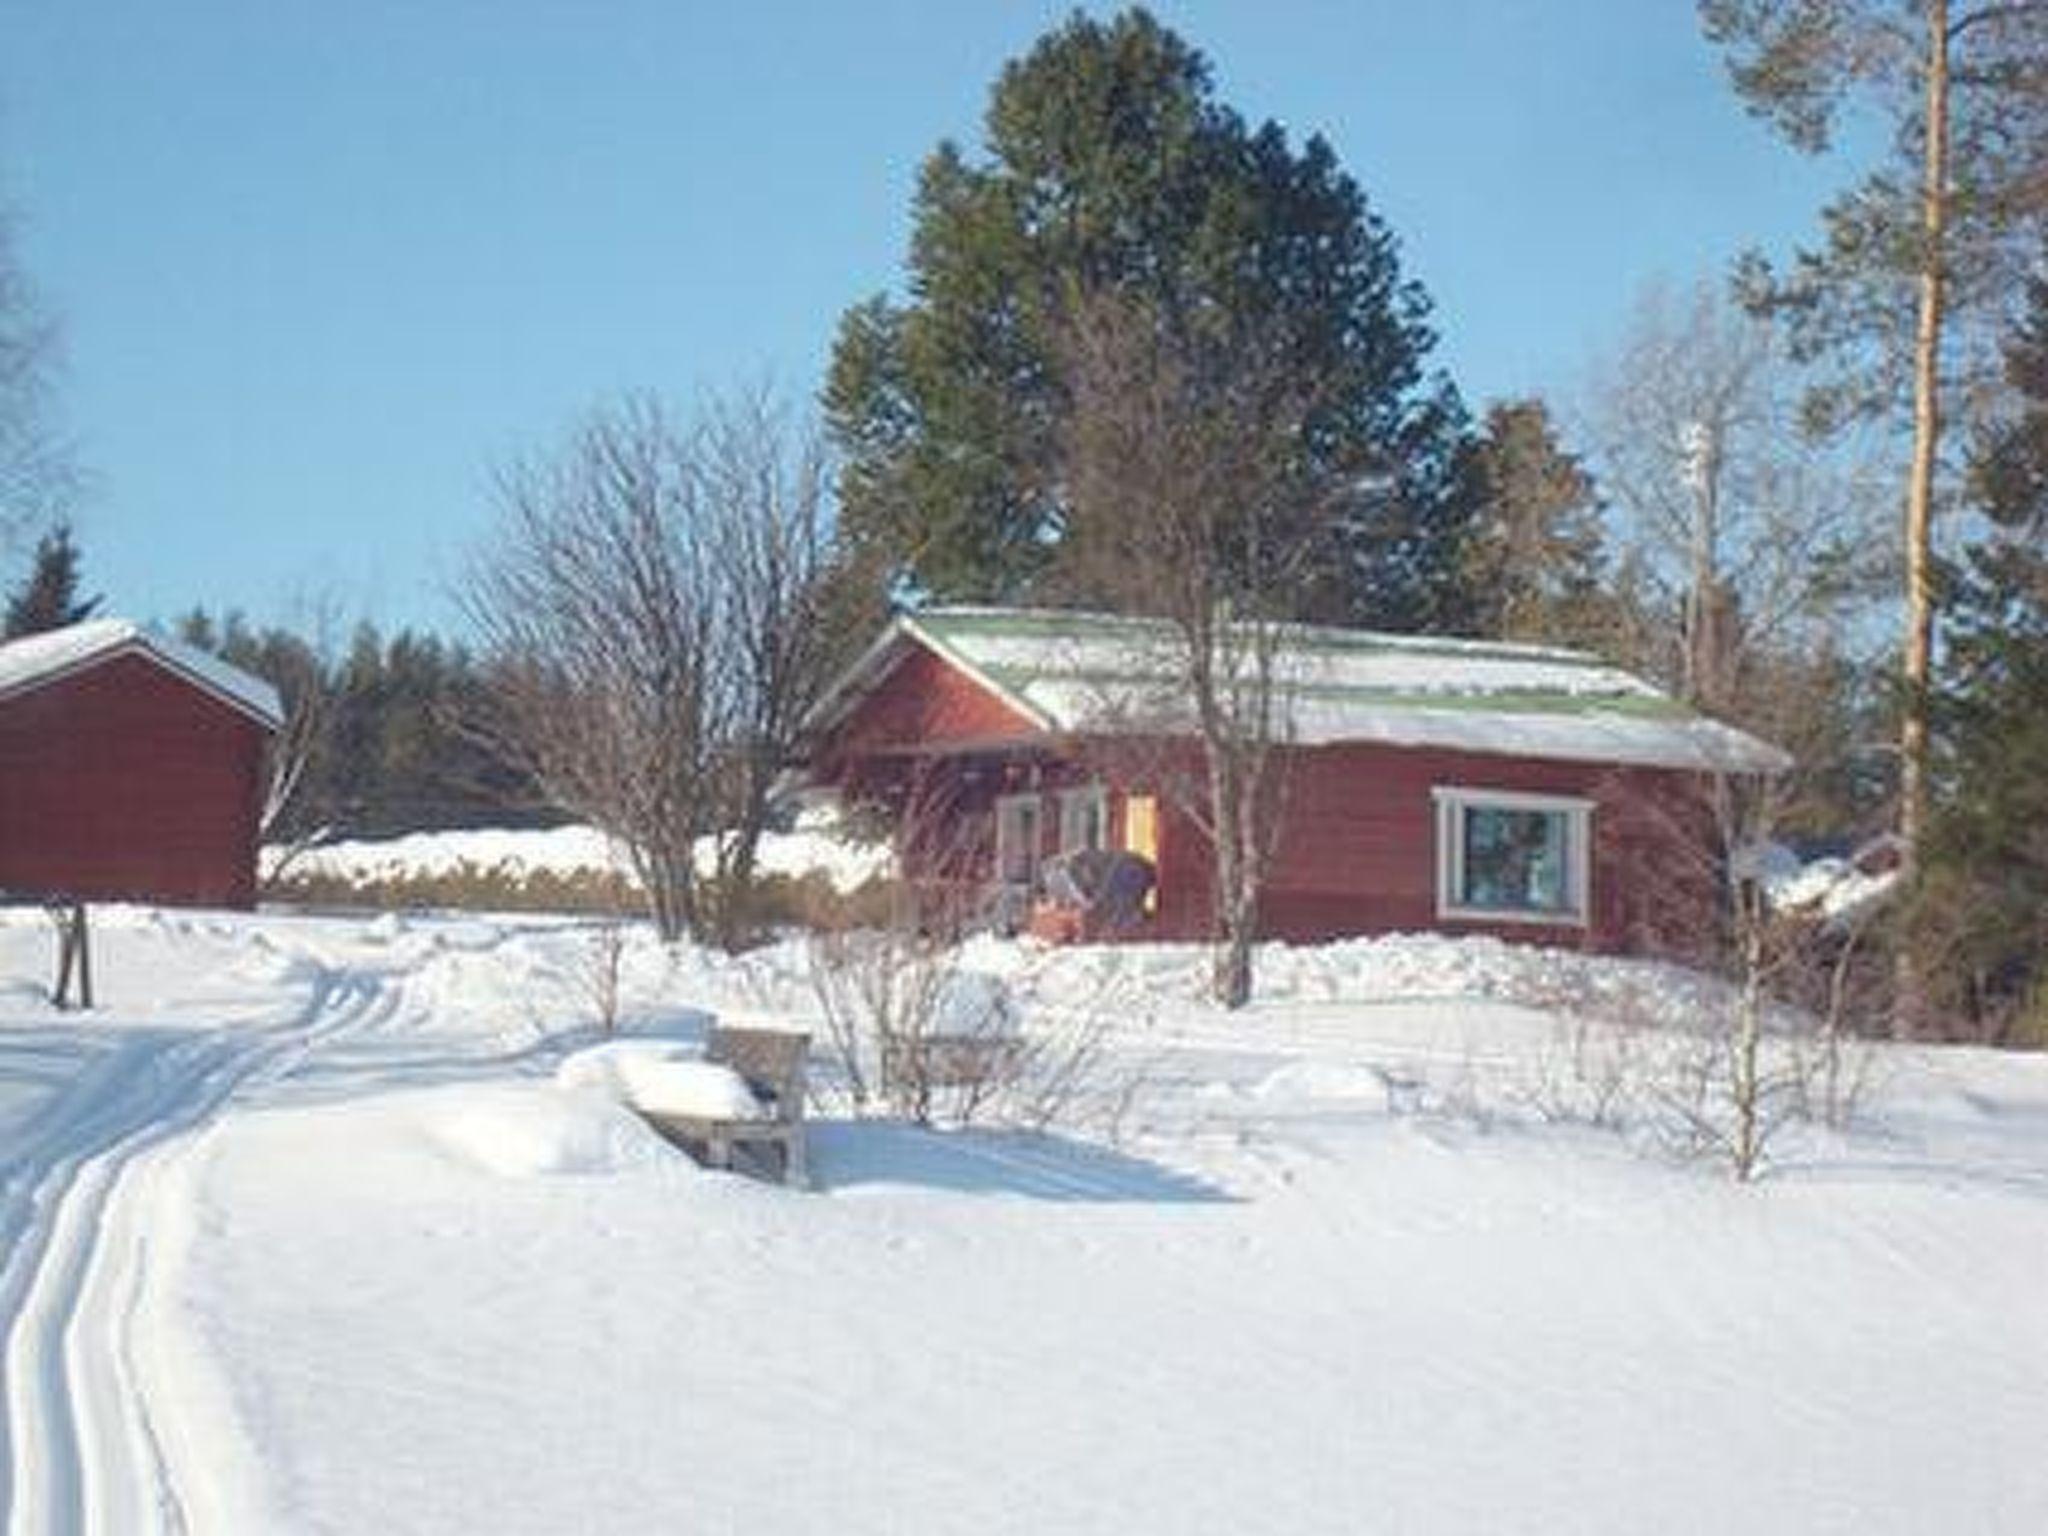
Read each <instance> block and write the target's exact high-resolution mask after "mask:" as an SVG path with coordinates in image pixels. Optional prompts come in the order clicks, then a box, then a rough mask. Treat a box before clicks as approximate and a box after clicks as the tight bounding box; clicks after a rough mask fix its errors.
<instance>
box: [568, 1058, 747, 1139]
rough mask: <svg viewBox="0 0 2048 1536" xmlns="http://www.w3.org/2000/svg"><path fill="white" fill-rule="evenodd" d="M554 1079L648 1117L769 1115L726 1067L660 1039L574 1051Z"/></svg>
mask: <svg viewBox="0 0 2048 1536" xmlns="http://www.w3.org/2000/svg"><path fill="white" fill-rule="evenodd" d="M555 1081H556V1082H558V1083H560V1084H561V1085H562V1086H563V1087H564V1088H574V1089H582V1090H585V1091H589V1092H596V1093H600V1094H604V1095H606V1096H608V1097H609V1098H611V1099H612V1100H613V1101H614V1102H616V1103H621V1104H629V1105H631V1106H632V1107H633V1108H634V1109H637V1110H640V1111H642V1112H643V1113H646V1114H650V1115H682V1116H687V1117H689V1118H691V1119H706V1120H762V1119H766V1118H767V1116H768V1113H769V1111H768V1109H767V1107H766V1106H764V1105H763V1104H762V1103H761V1101H760V1100H759V1099H757V1098H755V1097H754V1091H753V1089H751V1088H749V1087H748V1086H747V1080H746V1079H745V1078H743V1077H741V1076H740V1075H739V1073H737V1072H735V1071H733V1069H732V1068H730V1067H726V1066H720V1065H719V1064H718V1063H716V1062H710V1061H705V1060H704V1059H703V1058H702V1057H701V1056H699V1055H697V1054H696V1053H695V1052H694V1051H693V1050H690V1049H688V1048H686V1047H682V1046H676V1045H670V1044H666V1043H664V1042H661V1041H654V1040H613V1041H610V1042H607V1043H606V1044H604V1045H595V1046H592V1047H591V1048H590V1049H589V1050H587V1051H578V1052H577V1053H576V1054H575V1055H573V1056H571V1057H569V1058H568V1059H567V1060H566V1061H564V1062H563V1063H562V1065H561V1067H560V1068H559V1069H558V1070H557V1071H556V1073H555Z"/></svg>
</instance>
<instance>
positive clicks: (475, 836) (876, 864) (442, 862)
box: [265, 810, 889, 891]
mask: <svg viewBox="0 0 2048 1536" xmlns="http://www.w3.org/2000/svg"><path fill="white" fill-rule="evenodd" d="M836 828H837V821H836V819H834V818H833V815H832V813H831V812H830V811H829V810H812V811H807V812H805V813H804V815H802V816H800V817H799V818H798V820H797V825H796V827H795V829H794V830H792V831H789V832H769V833H766V834H764V835H763V837H762V839H761V846H760V849H759V851H758V858H757V867H758V868H759V870H760V872H761V873H762V874H764V875H783V876H787V877H789V878H791V879H801V878H803V877H804V876H806V875H812V874H819V875H823V876H824V877H825V878H826V879H827V880H828V881H830V882H831V884H832V888H833V889H834V890H837V891H853V890H858V889H859V888H860V887H861V886H862V885H865V884H866V883H867V882H868V881H870V880H872V879H875V878H876V877H877V876H879V875H881V874H882V873H883V872H884V871H885V870H886V868H887V865H888V860H889V850H888V847H887V846H886V845H885V844H882V843H866V842H857V841H854V840H852V839H850V838H846V837H843V836H841V835H839V834H838V832H837V830H836ZM284 854H285V850H283V849H279V848H271V849H267V850H266V851H265V863H266V867H273V866H274V865H275V863H276V861H277V860H278V859H280V858H282V857H283V856H284ZM716 859H717V848H716V845H715V843H714V841H713V840H712V839H710V838H706V839H704V840H703V841H702V842H700V843H699V844H698V847H697V866H698V868H699V870H701V871H705V872H709V871H710V870H711V869H712V868H713V867H714V866H715V864H716ZM465 871H472V872H477V873H481V874H485V875H492V874H495V875H500V876H503V877H504V878H506V879H509V880H513V881H524V880H527V879H530V878H532V877H533V876H535V875H553V876H558V877H574V876H579V875H598V876H610V877H615V878H617V879H621V880H625V881H628V882H631V881H632V879H633V871H632V867H631V864H630V862H629V861H628V860H627V858H626V855H625V852H624V850H623V849H621V848H620V847H619V845H618V844H617V843H616V842H614V841H613V840H612V839H611V838H609V837H607V836H606V835H605V834H604V833H602V832H600V831H599V830H598V829H597V828H595V827H588V826H566V827H544V828H516V829H515V828H503V827H496V828H493V827H484V828H476V829H472V830H469V831H459V832H413V833H409V834H407V835H406V836H404V837H394V838H384V839H377V840H363V841H352V842H339V843H330V844H328V845H327V846H325V847H322V848H313V849H309V850H307V851H306V852H304V853H301V854H300V855H299V856H298V857H296V858H295V859H293V860H292V861H291V864H290V868H289V870H288V873H289V874H290V875H294V876H302V877H307V878H314V879H327V880H340V881H344V882H346V883H347V884H350V885H355V886H370V885H379V884H390V883H397V882H402V881H406V880H425V879H439V878H445V877H447V876H451V875H457V874H461V873H464V872H465Z"/></svg>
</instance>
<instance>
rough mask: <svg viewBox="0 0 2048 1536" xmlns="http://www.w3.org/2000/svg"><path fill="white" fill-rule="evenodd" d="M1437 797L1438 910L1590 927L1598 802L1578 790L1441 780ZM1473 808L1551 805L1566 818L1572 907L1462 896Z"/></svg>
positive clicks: (1456, 916)
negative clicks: (1473, 901)
mask: <svg viewBox="0 0 2048 1536" xmlns="http://www.w3.org/2000/svg"><path fill="white" fill-rule="evenodd" d="M1430 798H1431V799H1433V800H1434V801H1435V802H1436V915H1437V916H1438V917H1439V918H1442V919H1445V920H1448V921H1463V922H1482V923H1526V924H1528V925H1529V926H1531V927H1536V928H1584V927H1586V926H1588V925H1589V924H1590V922H1591V921H1592V911H1593V805H1594V802H1593V801H1591V800H1586V799H1582V798H1580V797H1578V796H1576V795H1538V794H1530V793H1528V792H1526V791H1524V790H1516V789H1482V788H1479V787H1477V786H1473V785H1464V784H1440V785H1438V786H1436V787H1435V788H1433V789H1432V790H1431V791H1430ZM1470 810H1500V811H1547V812H1552V813H1556V814H1561V815H1563V816H1564V817H1565V818H1566V820H1565V834H1564V835H1565V859H1566V862H1567V866H1568V868H1567V871H1566V878H1567V879H1568V880H1569V881H1570V895H1571V898H1572V906H1571V908H1570V909H1569V910H1565V909H1558V910H1555V911H1544V912H1536V911H1531V910H1529V909H1528V908H1526V907H1471V906H1466V905H1464V904H1462V903H1460V902H1459V900H1458V899H1457V898H1458V892H1459V891H1460V890H1462V889H1463V888H1464V884H1465V882H1464V881H1463V880H1462V879H1460V878H1459V876H1460V875H1461V874H1462V873H1463V872H1464V866H1465V813H1466V812H1467V811H1470Z"/></svg>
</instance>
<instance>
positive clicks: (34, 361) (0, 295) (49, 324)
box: [0, 209, 79, 550]
mask: <svg viewBox="0 0 2048 1536" xmlns="http://www.w3.org/2000/svg"><path fill="white" fill-rule="evenodd" d="M57 350H58V331H57V326H56V323H55V322H54V321H53V320H51V319H50V317H49V315H48V313H47V312H46V311H45V310H44V309H43V308H42V306H41V304H40V303H39V302H38V301H37V299H36V295H35V293H34V291H33V289H32V288H31V286H30V283H29V280H28V275H27V274H26V273H25V272H24V271H23V270H22V268H21V266H20V263H19V261H18V259H17V257H16V255H15V245H14V228H13V222H12V220H11V219H10V218H9V217H8V215H7V213H6V211H5V210H4V209H0V550H5V549H6V548H7V547H8V545H9V544H10V543H11V542H12V541H13V540H14V539H16V538H18V537H20V536H22V534H23V533H24V531H25V530H28V529H32V528H34V527H36V526H39V525H44V524H48V523H50V522H51V521H52V520H54V519H56V518H58V517H60V516H62V515H63V513H64V511H65V509H66V508H67V507H69V506H70V504H71V502H72V501H73V500H74V499H75V498H76V496H77V493H78V489H79V472H78V466H77V463H76V460H75V459H74V458H73V456H72V451H71V445H70V444H69V443H68V442H67V441H65V439H64V438H63V436H62V435H61V434H60V433H59V432H58V431H57V429H56V428H55V426H54V425H53V424H52V420H51V414H50V375H51V372H52V370H53V369H54V368H55V367H56V364H57Z"/></svg>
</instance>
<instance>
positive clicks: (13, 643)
mask: <svg viewBox="0 0 2048 1536" xmlns="http://www.w3.org/2000/svg"><path fill="white" fill-rule="evenodd" d="M125 655H140V656H147V657H149V658H150V660H152V661H154V662H156V663H157V664H158V665H159V666H162V667H164V668H166V669H168V670H169V671H172V672H175V673H177V674H178V675H179V676H181V677H183V678H184V679H185V680H186V681H187V682H190V683H191V684H193V685H194V686H195V687H197V688H200V689H203V690H204V691H205V692H207V693H210V694H212V695H214V696H215V697H216V698H218V699H219V700H220V701H221V702H222V703H224V704H227V705H229V706H231V707H232V708H235V709H239V710H240V711H242V713H244V714H246V715H249V716H251V717H253V718H254V719H256V720H257V721H259V722H261V723H262V724H263V725H266V726H268V727H270V728H271V729H273V730H274V729H276V727H277V725H278V723H279V722H280V721H281V720H282V719H283V718H284V710H283V708H282V706H281V705H280V704H279V702H278V697H277V690H276V689H275V688H273V687H271V686H270V684H268V683H266V682H264V681H263V679H261V678H259V677H251V676H250V675H249V674H248V673H247V672H244V671H243V670H242V669H241V668H240V667H232V666H229V665H228V664H227V663H226V662H224V661H222V660H221V659H220V658H219V657H218V656H212V655H209V654H208V653H207V652H205V651H202V650H199V649H198V648H197V647H195V646H190V645H186V644H184V643H183V642H182V641H178V640H172V639H170V638H168V637H167V636H164V635H160V634H157V633H155V632H154V631H152V630H147V629H144V628H143V627H142V626H141V625H139V624H137V623H135V622H134V621H133V620H130V619H87V620H86V621H85V622H84V623H82V624H72V625H68V626H66V627H65V628H63V629H53V630H49V631H47V632H46V633H44V634H40V635H28V636H25V637H23V638H22V639H20V640H9V641H7V642H5V643H4V644H0V699H4V698H6V697H8V696H9V695H11V694H16V693H25V692H27V691H28V690H29V689H31V688H40V687H43V686H44V685H46V684H49V683H54V682H56V681H58V680H59V679H60V678H65V677H69V676H71V675H72V674H73V673H76V672H82V671H84V670H85V669H86V668H88V667H95V666H98V665H99V664H100V663H101V662H105V661H111V660H113V659H114V658H115V657H116V656H125Z"/></svg>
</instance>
